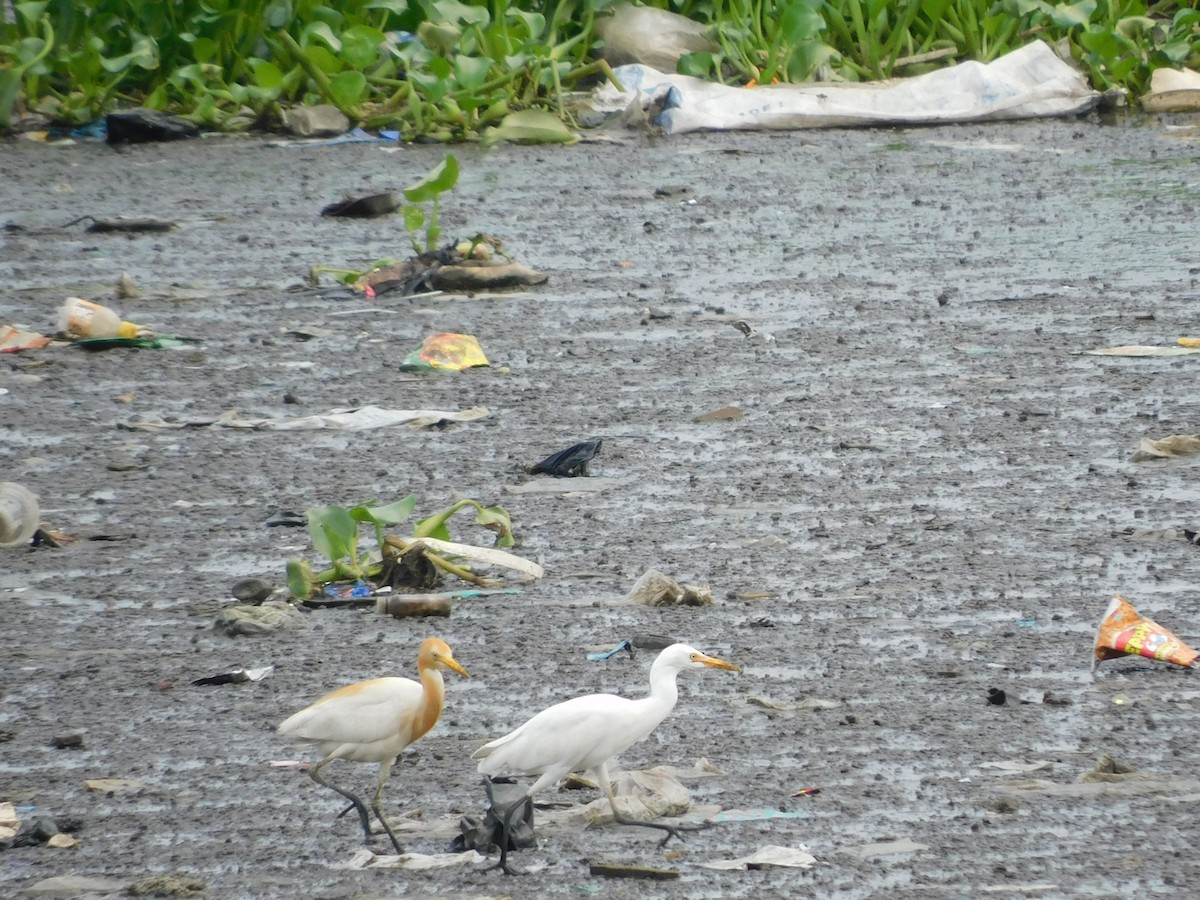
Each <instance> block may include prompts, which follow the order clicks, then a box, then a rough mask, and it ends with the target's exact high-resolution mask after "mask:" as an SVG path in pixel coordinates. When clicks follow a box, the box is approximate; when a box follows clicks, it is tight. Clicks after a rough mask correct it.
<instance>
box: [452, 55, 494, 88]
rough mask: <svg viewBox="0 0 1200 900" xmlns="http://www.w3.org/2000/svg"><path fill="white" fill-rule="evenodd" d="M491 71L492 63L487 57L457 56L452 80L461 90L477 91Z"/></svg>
mask: <svg viewBox="0 0 1200 900" xmlns="http://www.w3.org/2000/svg"><path fill="white" fill-rule="evenodd" d="M491 70H492V61H491V60H490V59H488V58H487V57H480V56H462V55H459V56H456V57H455V58H454V80H455V81H457V82H458V86H459V87H460V88H462V89H463V90H467V91H472V92H473V91H477V90H479V88H481V87H482V86H483V83H484V82H485V81H487V77H488V72H490V71H491Z"/></svg>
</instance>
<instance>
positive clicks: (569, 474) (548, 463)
mask: <svg viewBox="0 0 1200 900" xmlns="http://www.w3.org/2000/svg"><path fill="white" fill-rule="evenodd" d="M602 443H603V439H601V438H593V439H592V440H590V441H584V442H583V443H581V444H575V445H574V446H572V447H568V448H567V449H566V450H560V451H558V452H557V453H555V454H553V455H551V456H547V457H546V458H545V459H543V460H542V461H541V462H540V463H538V464H537V465H535V466H531V467H530V469H529V474H530V475H538V474H546V475H553V476H554V477H556V478H575V477H577V476H580V475H587V464H588V463H589V462H590V461H591V460H592V459H593V458H594V457H595V456H596V454H597V453H599V452H600V445H601V444H602Z"/></svg>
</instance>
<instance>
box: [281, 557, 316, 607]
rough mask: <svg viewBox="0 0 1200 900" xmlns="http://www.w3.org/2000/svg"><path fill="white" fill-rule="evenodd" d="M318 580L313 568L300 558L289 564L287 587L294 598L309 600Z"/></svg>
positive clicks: (289, 561) (295, 558)
mask: <svg viewBox="0 0 1200 900" xmlns="http://www.w3.org/2000/svg"><path fill="white" fill-rule="evenodd" d="M315 581H316V578H315V577H314V576H313V570H312V566H310V565H309V564H308V562H307V561H306V560H303V559H301V558H300V557H298V556H297V557H294V558H292V559H289V560H288V562H287V586H288V590H289V591H291V592H292V596H293V597H296V598H298V599H300V600H307V599H308V598H309V597H311V596H312V594H313V589H314V587H315V586H316V585H315Z"/></svg>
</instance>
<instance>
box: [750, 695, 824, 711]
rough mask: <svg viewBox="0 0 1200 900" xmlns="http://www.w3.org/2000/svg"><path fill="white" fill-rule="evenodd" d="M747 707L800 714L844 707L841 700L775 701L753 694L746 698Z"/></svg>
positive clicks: (817, 698)
mask: <svg viewBox="0 0 1200 900" xmlns="http://www.w3.org/2000/svg"><path fill="white" fill-rule="evenodd" d="M746 705H747V706H757V707H760V708H761V709H767V710H770V711H771V712H781V713H798V712H821V711H823V710H827V709H838V708H840V707H841V706H843V703H842V702H841V701H840V700H824V699H822V698H820V697H806V698H805V699H803V700H797V701H791V700H773V699H771V698H770V697H763V696H760V695H757V694H751V695H750V696H748V697H747V698H746Z"/></svg>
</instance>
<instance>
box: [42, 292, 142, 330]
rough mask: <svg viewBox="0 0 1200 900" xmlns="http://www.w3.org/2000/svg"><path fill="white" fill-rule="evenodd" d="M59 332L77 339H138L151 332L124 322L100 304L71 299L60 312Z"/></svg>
mask: <svg viewBox="0 0 1200 900" xmlns="http://www.w3.org/2000/svg"><path fill="white" fill-rule="evenodd" d="M58 330H59V331H61V332H62V333H63V334H66V335H70V336H71V337H75V338H136V337H142V336H144V335H146V334H148V333H149V332H148V331H147V329H145V328H143V327H142V326H141V325H136V324H134V323H133V322H123V321H121V317H120V316H119V315H117V314H116V313H115V312H113V311H112V310H111V309H109V308H108V307H107V306H104V305H102V304H100V303H94V302H92V301H91V300H84V299H83V298H82V297H69V298H67V302H66V303H64V304H63V305H62V307H61V308H60V309H59V311H58Z"/></svg>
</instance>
